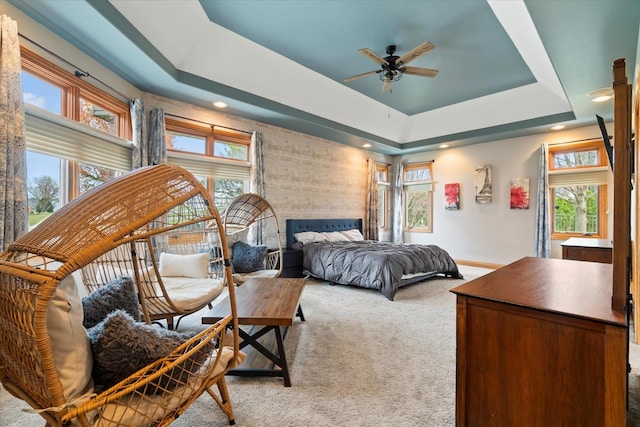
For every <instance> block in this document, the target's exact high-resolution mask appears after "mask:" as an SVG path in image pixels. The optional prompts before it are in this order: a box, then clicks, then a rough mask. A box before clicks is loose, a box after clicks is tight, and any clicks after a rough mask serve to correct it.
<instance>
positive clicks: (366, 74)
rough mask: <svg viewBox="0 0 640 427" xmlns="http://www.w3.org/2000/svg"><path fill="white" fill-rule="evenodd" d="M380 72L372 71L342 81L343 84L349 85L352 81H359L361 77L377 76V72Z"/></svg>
mask: <svg viewBox="0 0 640 427" xmlns="http://www.w3.org/2000/svg"><path fill="white" fill-rule="evenodd" d="M381 71H382V70H374V71H367V72H366V73H362V74H356V75H355V76H351V77H347V78H346V79H344V80H343V81H344V82H345V83H349V82H351V81H353V80H356V79H359V78H361V77H367V76H370V75H372V74H377V73H379V72H381Z"/></svg>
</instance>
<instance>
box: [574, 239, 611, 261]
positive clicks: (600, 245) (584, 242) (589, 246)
mask: <svg viewBox="0 0 640 427" xmlns="http://www.w3.org/2000/svg"><path fill="white" fill-rule="evenodd" d="M561 246H562V258H563V259H574V260H577V261H593V262H604V263H607V264H611V262H612V261H613V244H612V243H611V240H609V239H591V238H584V237H572V238H571V239H569V240H565V241H564V242H562V245H561Z"/></svg>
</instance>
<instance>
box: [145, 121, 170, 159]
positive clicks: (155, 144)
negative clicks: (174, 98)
mask: <svg viewBox="0 0 640 427" xmlns="http://www.w3.org/2000/svg"><path fill="white" fill-rule="evenodd" d="M148 150H149V153H148V155H149V163H148V164H149V165H159V164H162V163H167V137H166V132H165V125H164V110H163V109H162V108H154V109H153V110H151V114H150V115H149V148H148Z"/></svg>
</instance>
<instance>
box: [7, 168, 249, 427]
mask: <svg viewBox="0 0 640 427" xmlns="http://www.w3.org/2000/svg"><path fill="white" fill-rule="evenodd" d="M220 230H223V224H222V221H221V218H220V216H219V214H218V211H217V210H216V208H215V205H214V203H213V200H212V199H211V196H210V195H209V194H208V192H207V190H206V189H205V188H204V187H203V186H202V185H201V184H200V183H199V182H198V181H197V180H196V179H195V178H194V177H193V175H191V174H190V173H189V172H187V171H185V170H184V169H181V168H179V167H176V166H170V165H156V166H150V167H145V168H140V169H137V170H135V171H132V172H130V173H128V174H125V175H123V176H120V177H118V178H115V179H113V180H111V181H109V182H107V183H105V184H103V185H101V186H99V187H97V188H95V189H93V190H91V191H89V192H87V193H85V194H83V195H82V196H80V197H78V198H77V199H75V200H73V201H72V202H70V203H68V204H67V205H65V206H63V207H62V208H61V209H59V210H58V211H56V212H55V213H54V214H52V215H51V216H49V217H48V218H47V219H45V220H44V221H43V222H42V223H40V224H39V225H38V226H37V227H35V228H34V229H33V230H32V231H30V232H29V233H27V234H26V235H25V236H24V237H22V238H20V239H19V240H17V241H16V242H14V243H13V244H11V245H10V246H9V248H8V249H7V250H6V251H5V252H3V253H2V254H0V381H1V382H2V384H3V385H4V387H5V388H6V389H7V390H8V391H9V392H10V393H11V394H13V395H14V396H16V397H18V398H20V399H22V400H24V401H25V402H27V403H28V404H29V405H30V406H31V407H32V408H33V409H34V410H35V411H37V412H38V413H39V414H40V415H41V416H42V417H43V418H44V419H45V421H46V423H47V426H63V425H70V424H72V425H82V426H123V427H124V426H127V427H130V426H150V425H153V426H161V425H168V424H170V423H171V422H172V421H173V420H175V419H176V418H177V417H178V416H179V415H180V414H182V413H183V412H184V411H185V410H186V409H187V408H188V407H189V405H190V404H191V403H192V402H193V401H194V400H195V399H197V398H198V397H199V396H200V395H202V394H203V393H204V392H207V393H208V394H209V395H210V396H211V397H212V398H213V399H214V400H215V401H216V402H217V404H218V405H219V406H220V408H221V409H222V410H223V411H224V412H225V414H226V415H227V417H228V419H229V422H230V424H233V423H234V419H233V410H232V408H231V402H230V400H229V394H228V390H227V386H226V382H225V377H224V375H225V373H226V372H227V370H228V369H231V368H232V367H233V366H235V365H237V364H239V363H241V361H242V359H243V356H244V355H243V353H242V352H240V351H239V348H238V325H237V313H236V305H235V304H236V303H235V292H234V287H233V286H227V289H228V294H229V299H228V301H229V304H230V313H231V314H230V315H229V316H227V317H226V318H224V319H222V320H221V321H220V322H218V323H217V324H215V325H212V326H211V327H209V328H206V329H205V330H203V331H202V332H200V333H198V334H197V335H195V336H193V337H191V338H189V339H187V340H186V341H183V342H182V344H179V345H178V346H177V347H176V348H175V349H174V350H173V351H171V352H170V354H168V355H167V356H165V357H161V358H159V359H157V360H156V361H154V362H152V363H150V364H148V365H147V366H144V367H143V368H142V369H139V370H138V371H137V372H135V373H133V374H130V375H129V376H128V377H126V378H125V379H123V380H121V381H119V382H118V383H116V384H115V385H112V386H110V387H109V388H107V389H105V390H102V391H101V390H99V389H96V390H94V389H93V379H92V378H91V376H90V373H91V365H92V362H95V360H94V359H92V358H91V357H92V356H91V354H92V352H91V348H89V351H88V354H87V353H86V347H88V346H89V342H88V337H87V336H86V334H87V332H86V330H85V329H82V324H80V325H77V324H75V323H73V318H72V316H71V313H77V310H76V308H75V305H78V304H79V300H76V299H74V298H75V297H74V296H73V293H74V292H77V289H76V286H75V284H74V278H75V279H76V280H79V279H80V278H81V277H83V276H84V277H85V278H86V277H88V276H89V273H90V272H93V273H94V274H98V272H99V271H101V272H102V274H103V275H107V274H111V275H114V274H125V273H126V274H127V275H129V276H131V277H132V278H133V280H134V282H135V284H136V285H137V293H138V298H139V302H140V306H141V308H142V314H143V317H144V320H147V321H148V322H149V321H150V320H151V319H153V318H154V314H153V310H152V308H151V307H152V306H153V304H152V303H151V302H150V301H149V300H147V298H148V297H149V292H148V288H149V287H150V286H151V287H153V286H156V285H157V284H151V285H150V284H149V283H145V282H144V280H143V279H142V278H143V276H145V275H147V274H148V272H149V271H156V270H157V268H158V259H159V251H161V250H163V248H164V249H166V248H167V246H166V245H167V244H168V243H169V242H171V241H172V240H173V241H176V238H177V239H178V240H177V241H179V242H183V241H185V239H181V238H180V237H181V236H182V235H194V234H199V235H205V234H206V235H207V236H212V235H216V236H217V238H216V239H208V240H207V242H208V243H207V245H208V249H209V250H210V253H211V261H210V263H209V267H210V270H211V272H210V275H211V277H212V278H216V277H217V279H218V280H219V281H222V282H223V285H228V284H231V283H232V271H231V267H230V263H229V253H228V249H227V245H226V238H225V235H224V233H220ZM187 240H188V239H187ZM213 240H217V241H218V242H219V243H218V244H217V245H214V244H213V243H211V241H213ZM199 243H202V241H199ZM163 245H165V246H163ZM115 253H117V254H118V257H114V256H108V255H113V254H115ZM104 259H108V260H110V262H109V263H107V262H102V263H97V264H96V260H104ZM88 266H91V268H89V269H87V268H88ZM107 266H108V269H109V271H107ZM83 267H84V268H85V270H84V271H83V272H82V274H80V271H79V270H80V269H83ZM101 269H102V270H101ZM155 273H156V274H157V271H156V272H155ZM105 277H106V276H105ZM158 277H160V276H159V274H158ZM103 279H104V280H106V279H105V278H104V277H103ZM69 283H70V284H71V287H69V286H67V285H68V284H69ZM69 289H70V291H69ZM65 292H68V293H65ZM163 296H164V297H165V300H166V301H165V302H167V305H171V304H170V303H169V301H170V298H169V295H163ZM134 306H135V301H134ZM59 308H62V310H59ZM80 313H82V306H80ZM54 315H56V316H62V318H63V319H64V322H62V326H60V325H59V324H57V323H56V325H57V326H56V327H57V328H58V329H59V330H57V331H56V330H54V320H55V318H54ZM81 315H82V314H81ZM70 319H71V320H70ZM80 321H82V318H80ZM65 322H66V323H65ZM76 323H77V322H76ZM137 324H140V325H142V326H143V327H147V328H151V329H160V328H157V327H155V326H154V327H149V326H146V325H145V324H144V323H143V322H137ZM78 327H80V329H78ZM228 330H232V331H233V344H232V345H231V346H229V347H222V346H221V344H220V343H225V342H228V340H227V341H225V338H228V337H225V335H226V333H227V331H228ZM78 331H80V332H78ZM56 334H58V335H56ZM74 334H75V339H77V340H78V342H79V343H80V344H79V345H77V346H72V345H66V346H63V348H61V343H59V342H58V341H59V340H64V339H68V338H70V337H72V336H74ZM85 344H86V346H85ZM60 351H66V352H75V353H73V354H72V356H73V357H74V359H73V360H74V361H75V362H78V361H80V362H79V363H77V364H76V365H73V366H71V369H69V366H61V364H60V363H61V362H60V360H62V359H64V358H65V357H66V358H67V359H69V354H66V355H64V357H62V359H61V357H60V354H59V352H60ZM80 351H83V352H85V353H82V354H81V355H80V356H79V354H80V353H78V352H80ZM83 358H84V359H83ZM85 359H86V360H85ZM83 362H84V363H83ZM87 364H88V366H87ZM69 372H71V377H70V378H69V377H68V374H69ZM82 372H85V373H86V372H89V378H88V379H87V380H86V381H84V380H83V381H84V382H83V383H82V384H79V382H80V378H81V377H82V375H81V373H82ZM213 386H216V388H217V391H214V390H213ZM96 393H97V394H96Z"/></svg>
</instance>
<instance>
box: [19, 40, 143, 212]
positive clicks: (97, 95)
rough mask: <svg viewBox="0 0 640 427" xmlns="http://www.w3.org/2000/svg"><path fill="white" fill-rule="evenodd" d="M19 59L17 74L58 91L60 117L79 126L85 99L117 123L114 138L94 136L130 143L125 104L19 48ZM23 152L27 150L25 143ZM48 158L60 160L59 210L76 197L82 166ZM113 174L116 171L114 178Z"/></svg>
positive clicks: (21, 47) (127, 112) (79, 160)
mask: <svg viewBox="0 0 640 427" xmlns="http://www.w3.org/2000/svg"><path fill="white" fill-rule="evenodd" d="M20 55H21V71H23V72H25V73H27V74H30V75H32V76H33V77H35V78H37V79H39V80H42V81H44V82H46V83H49V84H51V85H52V86H55V87H57V88H59V89H60V91H61V98H60V103H61V105H60V114H59V116H60V117H64V118H66V119H68V120H72V121H74V122H78V123H81V122H80V119H81V114H80V111H81V108H80V99H81V98H82V99H85V100H86V101H88V102H90V103H91V104H93V105H97V106H99V107H102V108H104V109H105V110H107V111H109V112H110V113H113V114H114V116H115V117H116V120H117V123H116V126H115V127H114V129H115V135H114V134H112V133H110V132H104V131H102V130H100V129H96V128H93V127H91V129H93V130H95V131H96V132H104V133H105V134H106V135H110V136H115V137H117V138H121V139H123V140H127V141H131V137H132V129H131V113H130V108H129V104H128V103H127V102H125V101H122V100H120V99H118V98H117V97H115V96H113V95H111V94H110V93H108V92H106V91H103V90H101V89H99V88H97V87H95V86H93V85H91V84H90V83H88V82H86V81H85V80H83V79H81V78H78V77H77V76H76V75H75V74H73V73H71V72H70V71H68V70H66V69H64V68H63V67H60V66H58V65H57V64H55V63H53V62H51V61H49V60H47V59H45V58H43V57H42V56H40V55H38V54H37V53H35V52H33V51H32V50H30V49H28V48H27V47H25V46H23V45H21V46H20ZM51 114H54V113H51ZM83 125H86V124H83ZM27 150H29V146H28V141H27ZM50 155H53V156H54V157H56V158H58V159H60V162H61V164H60V170H61V174H62V177H61V183H60V193H61V194H60V203H59V207H58V209H59V208H61V207H62V206H64V205H65V204H66V203H68V202H69V201H71V200H73V199H74V198H76V197H78V196H79V195H80V169H81V166H80V164H81V163H83V159H73V160H68V159H67V160H65V159H64V158H61V157H58V156H57V155H56V154H53V153H51V154H50ZM100 167H102V166H100ZM117 173H118V172H117V171H116V174H117Z"/></svg>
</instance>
